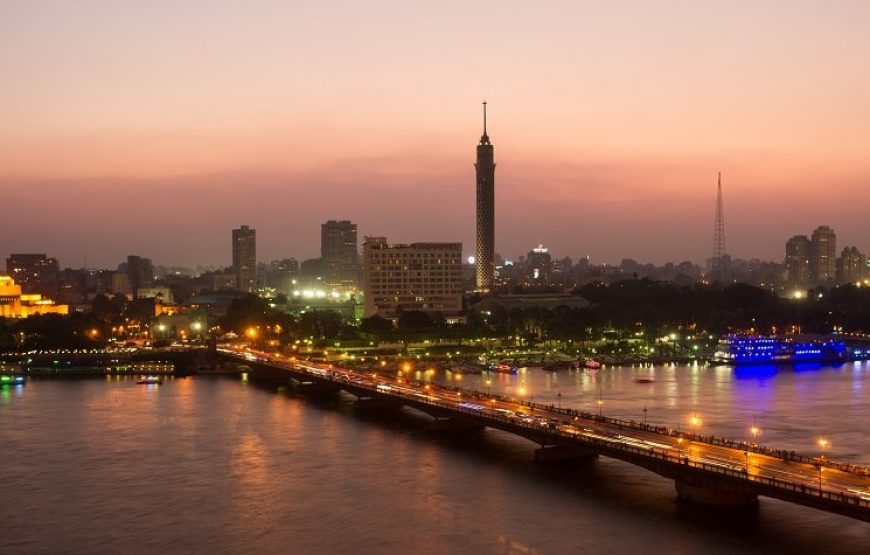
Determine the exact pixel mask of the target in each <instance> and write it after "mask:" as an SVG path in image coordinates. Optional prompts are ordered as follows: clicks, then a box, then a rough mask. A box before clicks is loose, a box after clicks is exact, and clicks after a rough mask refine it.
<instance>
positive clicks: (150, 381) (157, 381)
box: [136, 376, 163, 385]
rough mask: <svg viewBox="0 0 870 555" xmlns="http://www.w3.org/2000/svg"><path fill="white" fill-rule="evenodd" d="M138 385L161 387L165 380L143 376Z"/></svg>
mask: <svg viewBox="0 0 870 555" xmlns="http://www.w3.org/2000/svg"><path fill="white" fill-rule="evenodd" d="M136 383H137V384H139V385H160V384H162V383H163V379H162V378H160V377H159V376H142V377H141V378H140V379H139V381H137V382H136Z"/></svg>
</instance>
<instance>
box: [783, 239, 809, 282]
mask: <svg viewBox="0 0 870 555" xmlns="http://www.w3.org/2000/svg"><path fill="white" fill-rule="evenodd" d="M785 271H786V280H787V281H788V283H789V285H794V286H806V285H808V284H809V281H810V239H809V237H807V236H806V235H795V236H794V237H792V238H791V239H789V240H788V241H787V242H786V244H785Z"/></svg>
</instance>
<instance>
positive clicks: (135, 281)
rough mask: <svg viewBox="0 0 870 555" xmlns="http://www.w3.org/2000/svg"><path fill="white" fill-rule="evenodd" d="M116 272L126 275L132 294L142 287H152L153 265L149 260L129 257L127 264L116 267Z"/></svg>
mask: <svg viewBox="0 0 870 555" xmlns="http://www.w3.org/2000/svg"><path fill="white" fill-rule="evenodd" d="M118 271H121V272H124V273H126V274H127V278H128V280H129V286H130V289H131V290H132V292H133V294H134V295H136V291H138V290H139V288H142V287H151V286H152V285H154V264H153V263H152V262H151V259H150V258H144V257H142V256H135V255H130V256H128V257H127V262H126V263H124V264H120V265H119V266H118Z"/></svg>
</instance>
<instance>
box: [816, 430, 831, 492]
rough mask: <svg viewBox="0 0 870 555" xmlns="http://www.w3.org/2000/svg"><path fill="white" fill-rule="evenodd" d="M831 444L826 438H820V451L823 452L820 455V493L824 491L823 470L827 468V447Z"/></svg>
mask: <svg viewBox="0 0 870 555" xmlns="http://www.w3.org/2000/svg"><path fill="white" fill-rule="evenodd" d="M828 445H830V442H829V441H828V440H827V439H825V438H821V439H819V451H821V454H820V455H819V493H820V494H821V493H822V471H824V470H825V449H826V448H827V447H828Z"/></svg>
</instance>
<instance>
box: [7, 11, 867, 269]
mask: <svg viewBox="0 0 870 555" xmlns="http://www.w3.org/2000/svg"><path fill="white" fill-rule="evenodd" d="M868 23H870V7H868V5H867V4H866V3H863V2H838V3H836V4H835V5H833V6H832V5H829V4H824V3H821V2H793V3H789V4H788V9H783V5H782V3H776V2H761V3H758V2H736V3H729V4H728V6H727V9H725V8H724V7H721V8H717V7H714V6H710V5H707V4H705V3H701V4H699V3H692V2H612V3H608V4H607V5H606V6H604V5H599V6H593V5H589V6H579V5H576V3H572V2H555V3H550V4H548V7H547V8H546V9H542V8H541V7H540V6H536V5H533V4H528V3H523V2H481V3H474V4H468V3H465V2H441V3H438V4H437V7H436V6H435V5H433V4H431V3H423V2H405V3H401V4H393V3H388V2H368V3H365V4H357V3H352V2H346V3H335V2H334V3H330V4H329V5H321V4H314V3H311V4H305V3H286V2H277V1H276V2H271V1H270V2H259V3H257V4H256V6H254V7H252V6H251V5H250V4H248V3H242V2H218V3H215V2H184V3H165V4H155V3H139V4H129V3H116V2H76V3H75V4H71V3H65V2H56V1H44V2H22V1H12V2H6V3H4V4H3V6H2V7H0V52H2V54H0V74H2V75H4V77H5V78H4V91H3V97H4V102H2V103H0V119H2V121H3V122H4V125H3V126H2V129H0V190H2V193H3V198H4V205H6V206H17V207H21V208H20V209H16V210H13V211H6V212H5V213H4V217H3V218H2V235H3V237H4V240H3V245H2V246H3V247H4V248H3V249H0V250H2V251H4V252H30V251H33V252H44V251H49V252H51V253H53V255H55V256H57V257H58V258H59V259H60V261H61V263H62V264H63V265H70V266H79V265H82V264H84V262H85V258H86V257H87V263H88V264H90V265H94V266H101V265H102V266H110V265H114V264H117V263H118V261H119V260H121V259H123V257H124V256H126V255H127V254H129V252H137V253H140V254H142V255H144V256H150V257H152V258H154V259H155V262H158V263H162V264H184V265H195V264H216V265H221V264H223V265H225V264H227V263H228V262H229V252H228V249H227V246H226V245H227V237H228V231H227V230H228V229H230V228H232V227H237V226H238V225H240V224H249V225H251V226H254V227H256V228H257V230H258V240H259V252H260V258H261V259H262V260H269V259H273V258H279V257H286V256H295V257H297V258H300V259H301V258H305V257H308V256H314V255H315V254H316V253H317V251H318V246H319V243H318V233H319V225H320V223H321V222H323V221H325V220H327V219H331V218H347V219H352V220H353V221H354V222H357V223H358V225H359V230H360V234H361V235H386V236H388V237H389V238H390V239H391V240H395V241H399V242H411V241H418V240H434V241H462V243H463V245H464V250H465V252H466V254H471V253H472V251H473V245H474V202H473V199H474V194H475V193H474V167H473V162H474V148H475V144H476V143H477V140H478V138H479V136H480V132H481V121H480V102H481V101H482V100H483V99H484V98H486V99H487V100H488V101H489V107H490V121H489V134H490V136H491V138H492V141H493V144H494V145H495V161H496V163H497V169H496V178H497V185H496V188H497V193H496V198H497V217H496V230H497V233H496V237H497V242H496V251H497V252H499V253H501V254H503V255H504V256H507V257H514V256H517V255H519V254H523V253H525V252H527V251H528V250H529V248H530V247H532V246H534V245H535V244H537V243H543V244H545V245H547V246H548V247H549V248H550V250H551V252H553V253H554V255H555V256H566V255H567V256H572V257H577V256H583V255H590V256H591V257H592V258H593V259H594V260H597V261H609V262H618V261H619V260H620V259H621V258H624V257H632V258H636V259H638V260H642V261H650V262H663V261H668V260H672V261H680V260H693V261H697V262H701V261H703V260H704V259H705V258H707V257H709V256H710V255H711V242H712V235H713V216H714V208H715V206H714V202H715V194H716V189H715V187H716V174H717V172H718V171H722V172H723V185H724V192H725V207H726V223H727V230H728V252H729V254H731V255H732V256H735V257H741V258H751V257H760V258H766V259H775V260H781V259H782V257H783V244H784V241H785V240H786V239H787V238H788V237H790V236H792V235H794V234H797V233H805V232H806V230H807V229H812V228H813V227H815V226H816V225H820V224H828V225H831V226H832V227H834V228H835V229H836V231H837V234H838V237H840V238H841V240H842V244H857V245H858V246H859V247H861V248H863V249H866V248H867V247H868V245H867V243H866V236H867V225H866V219H865V208H864V207H865V206H866V204H867V201H868V200H870V193H868V192H867V191H868V188H867V183H868V179H870V160H868V158H867V155H866V154H867V152H868V148H870V125H868V123H870V103H868V102H867V98H868V93H870V77H868V74H867V72H866V71H865V67H866V59H865V58H866V52H868V51H870V37H868V36H867V34H866V32H865V30H866V28H867V26H868ZM13 229H14V230H15V233H14V234H13V233H11V231H10V230H13Z"/></svg>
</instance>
